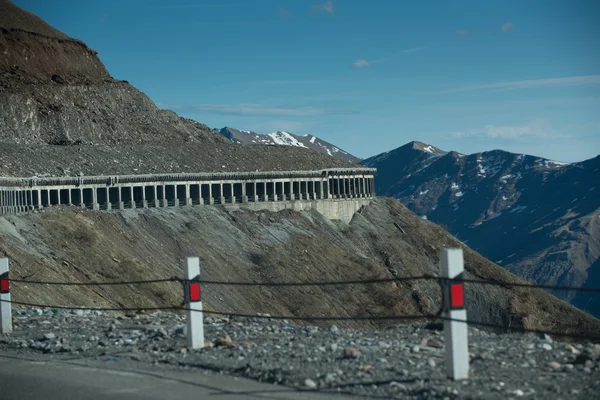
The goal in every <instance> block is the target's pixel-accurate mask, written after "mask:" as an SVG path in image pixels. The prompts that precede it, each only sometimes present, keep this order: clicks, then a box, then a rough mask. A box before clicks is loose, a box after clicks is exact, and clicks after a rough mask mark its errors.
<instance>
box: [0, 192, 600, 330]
mask: <svg viewBox="0 0 600 400" xmlns="http://www.w3.org/2000/svg"><path fill="white" fill-rule="evenodd" d="M394 223H396V224H397V225H398V226H400V227H401V228H402V230H403V231H404V232H405V233H403V232H402V231H401V230H400V229H398V227H397V226H396V225H395V224H394ZM459 245H460V244H459V242H458V241H456V240H455V239H454V238H452V237H451V236H450V235H449V234H448V233H446V232H445V231H443V230H442V229H440V228H439V227H438V226H437V225H435V224H432V223H429V222H427V221H423V220H422V219H420V218H418V217H417V216H416V215H414V214H413V213H411V212H410V211H408V210H407V209H406V208H405V207H404V206H402V205H401V204H400V203H399V202H398V201H396V200H391V199H383V198H380V199H376V200H375V201H374V202H373V203H372V205H370V206H368V207H365V208H363V209H362V210H361V211H360V212H359V213H357V214H356V215H355V217H354V219H353V220H352V222H351V223H350V224H349V225H343V224H336V223H333V222H330V221H329V220H326V219H324V218H323V217H322V216H321V215H320V214H318V213H316V212H312V211H311V212H308V211H307V212H300V213H298V212H291V211H285V212H279V213H270V212H251V211H228V210H226V209H224V208H222V207H216V206H215V207H209V206H206V207H182V208H180V209H156V210H127V211H125V212H121V213H117V212H92V211H86V210H78V209H66V208H65V209H54V210H47V211H44V212H42V213H35V214H28V215H22V216H18V217H16V216H10V217H2V218H0V256H8V257H9V258H10V259H11V263H12V264H11V265H12V267H11V268H12V269H11V271H12V274H13V275H12V276H13V277H20V278H28V279H50V280H74V279H76V280H100V281H106V280H127V279H152V278H159V277H170V276H173V275H178V276H182V262H183V259H184V257H186V256H189V255H197V256H199V257H200V258H201V263H202V277H203V278H206V279H216V280H240V281H279V280H283V281H310V280H340V279H342V280H343V279H367V278H376V277H389V276H392V275H394V276H411V275H421V274H425V273H435V272H437V271H438V254H439V249H440V247H442V246H447V247H454V246H459ZM465 251H466V252H465V258H466V267H467V270H468V274H467V277H474V278H488V279H501V280H506V281H518V278H516V277H515V276H514V275H512V274H510V273H509V272H507V271H505V270H503V269H502V268H500V267H498V266H497V265H495V264H493V263H491V262H489V261H487V260H486V259H484V258H483V257H481V256H479V255H478V254H476V253H474V252H473V251H471V250H470V249H468V248H466V247H465ZM13 293H14V299H16V300H21V301H35V302H44V303H47V304H51V303H54V304H79V305H119V306H151V305H171V304H179V303H180V301H181V289H180V287H179V286H178V284H176V283H167V284H152V285H149V286H148V287H142V286H139V287H135V288H129V287H120V286H116V287H92V288H83V287H54V286H52V287H42V288H40V287H34V286H24V285H22V284H17V283H15V284H14V288H13ZM203 298H204V300H205V307H206V308H212V309H218V310H224V311H237V312H248V313H255V312H263V313H264V312H267V313H270V314H272V315H275V314H288V315H289V314H293V315H304V316H306V315H356V314H362V315H364V314H370V315H398V314H415V313H435V312H437V311H438V309H439V304H440V296H439V287H438V285H437V283H434V282H432V281H416V282H409V283H402V284H396V283H387V284H381V285H357V286H347V287H337V286H333V287H291V288H290V287H288V288H269V287H265V288H252V287H236V286H234V287H223V286H208V285H206V286H205V287H204V288H203ZM467 298H468V304H469V310H468V311H469V317H470V318H472V319H475V320H480V321H485V322H493V323H500V324H509V323H510V324H511V325H512V326H525V327H528V328H539V329H552V330H560V331H570V332H579V333H586V332H587V333H592V332H594V331H595V332H597V331H598V330H599V329H600V321H598V320H596V319H594V318H592V317H590V316H589V315H587V314H585V313H583V312H581V311H579V310H577V309H575V308H574V307H572V306H570V305H568V304H566V303H565V302H563V301H560V300H558V299H556V298H554V297H552V296H550V295H549V294H547V293H545V292H542V291H540V290H533V289H514V290H509V289H503V288H499V287H491V286H479V285H477V286H475V285H470V286H469V287H468V288H467ZM360 324H362V325H366V324H368V323H360ZM340 325H343V324H340ZM349 325H359V324H358V323H356V324H354V323H348V324H346V326H349Z"/></svg>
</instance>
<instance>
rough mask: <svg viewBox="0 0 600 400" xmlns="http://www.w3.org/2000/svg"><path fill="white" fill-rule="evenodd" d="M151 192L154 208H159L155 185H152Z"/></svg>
mask: <svg viewBox="0 0 600 400" xmlns="http://www.w3.org/2000/svg"><path fill="white" fill-rule="evenodd" d="M152 190H154V196H153V198H154V207H160V200H158V188H157V186H156V185H152Z"/></svg>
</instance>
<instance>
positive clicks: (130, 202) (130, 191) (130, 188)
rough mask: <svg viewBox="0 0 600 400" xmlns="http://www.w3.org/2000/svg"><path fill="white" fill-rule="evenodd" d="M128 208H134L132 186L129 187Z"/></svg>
mask: <svg viewBox="0 0 600 400" xmlns="http://www.w3.org/2000/svg"><path fill="white" fill-rule="evenodd" d="M129 208H135V198H134V197H133V184H131V186H129Z"/></svg>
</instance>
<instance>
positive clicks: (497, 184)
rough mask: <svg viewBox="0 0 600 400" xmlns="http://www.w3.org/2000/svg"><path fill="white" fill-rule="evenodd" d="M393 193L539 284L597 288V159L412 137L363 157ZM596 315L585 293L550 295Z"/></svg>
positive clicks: (599, 306) (598, 304)
mask: <svg viewBox="0 0 600 400" xmlns="http://www.w3.org/2000/svg"><path fill="white" fill-rule="evenodd" d="M362 164H363V165H365V166H368V167H373V168H377V176H376V178H375V190H376V191H377V194H378V195H385V196H390V197H395V198H397V199H399V200H400V201H401V202H402V203H404V204H405V205H406V206H407V207H408V208H409V209H410V210H411V211H413V212H415V213H416V214H418V215H420V216H421V217H422V218H426V219H429V220H431V221H433V222H436V223H438V224H440V225H442V226H443V227H444V228H446V229H447V230H448V231H450V232H451V233H452V234H454V235H455V236H457V237H458V238H459V239H460V240H462V241H463V242H464V243H466V244H468V245H469V246H470V247H471V248H473V249H475V250H476V251H478V252H480V253H481V254H482V255H484V256H485V257H487V258H489V259H490V260H492V261H494V262H496V263H498V264H500V265H502V266H504V267H505V268H507V269H508V270H510V271H511V272H513V273H516V274H517V275H519V276H521V277H523V278H525V279H527V280H529V281H531V282H536V283H540V284H549V285H570V286H578V287H579V286H590V285H591V286H595V287H600V271H596V270H595V269H598V268H600V262H599V261H598V260H599V258H600V218H599V217H600V179H599V177H600V156H598V157H596V158H593V159H590V160H586V161H583V162H578V163H572V164H568V163H561V162H557V161H552V160H547V159H544V158H541V157H534V156H530V155H524V154H514V153H510V152H506V151H502V150H492V151H487V152H482V153H475V154H471V155H464V154H460V153H457V152H454V151H450V152H446V151H443V150H440V149H438V148H436V147H434V146H431V145H428V144H425V143H421V142H410V143H408V144H406V145H404V146H402V147H399V148H397V149H395V150H392V151H389V152H386V153H382V154H379V155H377V156H374V157H371V158H368V159H366V160H363V161H362ZM554 294H556V295H557V296H559V297H562V298H563V299H565V300H568V301H570V302H572V303H573V304H574V305H576V306H578V307H581V308H584V309H587V310H588V311H589V312H591V313H593V314H594V315H596V316H600V299H596V297H597V296H596V297H593V296H592V295H591V294H579V295H577V294H575V293H565V292H561V293H554Z"/></svg>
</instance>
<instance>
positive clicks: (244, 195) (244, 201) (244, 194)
mask: <svg viewBox="0 0 600 400" xmlns="http://www.w3.org/2000/svg"><path fill="white" fill-rule="evenodd" d="M247 202H248V196H247V195H246V182H245V181H242V203H247Z"/></svg>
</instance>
